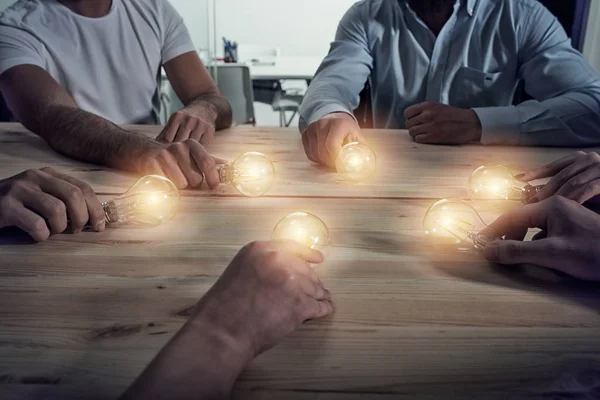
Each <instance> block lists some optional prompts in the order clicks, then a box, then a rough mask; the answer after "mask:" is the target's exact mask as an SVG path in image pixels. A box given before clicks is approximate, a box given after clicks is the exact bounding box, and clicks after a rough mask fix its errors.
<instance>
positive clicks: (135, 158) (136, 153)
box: [117, 137, 168, 174]
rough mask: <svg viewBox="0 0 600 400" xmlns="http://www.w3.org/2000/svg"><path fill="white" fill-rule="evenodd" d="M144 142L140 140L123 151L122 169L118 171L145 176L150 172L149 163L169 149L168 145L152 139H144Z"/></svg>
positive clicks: (121, 158)
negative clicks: (159, 153)
mask: <svg viewBox="0 0 600 400" xmlns="http://www.w3.org/2000/svg"><path fill="white" fill-rule="evenodd" d="M141 139H143V140H138V141H135V142H133V143H131V144H130V145H129V146H127V148H126V149H125V150H124V151H123V153H122V155H121V157H120V161H121V163H122V166H121V168H119V167H117V168H118V169H122V170H126V171H129V172H134V173H138V174H145V173H147V171H148V170H149V165H148V164H149V163H150V162H152V161H153V160H154V159H155V156H156V154H157V153H158V152H159V151H161V150H163V149H165V148H167V147H168V144H165V143H160V142H157V141H155V140H152V139H150V138H146V137H143V138H141Z"/></svg>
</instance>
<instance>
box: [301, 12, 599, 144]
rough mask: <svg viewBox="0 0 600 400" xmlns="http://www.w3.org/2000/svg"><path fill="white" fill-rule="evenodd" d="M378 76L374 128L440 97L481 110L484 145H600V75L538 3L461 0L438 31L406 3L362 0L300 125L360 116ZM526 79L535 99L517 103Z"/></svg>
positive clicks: (399, 123) (313, 88)
mask: <svg viewBox="0 0 600 400" xmlns="http://www.w3.org/2000/svg"><path fill="white" fill-rule="evenodd" d="M367 79H368V80H369V82H370V84H371V88H372V106H373V116H374V125H375V128H380V129H382V128H383V129H403V128H404V127H405V123H406V120H405V118H404V110H405V109H406V108H407V107H409V106H411V105H414V104H418V103H421V102H425V101H433V102H439V103H444V104H449V105H451V106H455V107H460V108H464V109H473V110H474V111H475V112H476V113H477V115H478V117H479V119H480V121H481V125H482V128H483V134H482V143H484V144H511V145H547V146H585V145H596V144H600V79H599V78H598V75H597V74H596V73H595V72H594V71H593V69H592V68H591V66H590V65H589V63H588V62H587V61H586V60H585V59H584V58H583V56H582V55H581V53H579V52H578V51H576V50H574V49H573V48H572V46H571V43H570V40H569V38H568V37H567V35H566V33H565V31H564V29H563V28H562V26H561V25H560V23H559V22H558V21H557V19H556V18H555V17H554V16H553V15H552V14H551V13H550V12H549V11H548V10H547V9H546V8H545V7H544V6H542V5H541V4H540V3H539V2H537V1H536V0H457V2H456V4H455V6H454V12H453V14H452V16H451V17H450V19H449V21H448V22H447V23H446V25H445V26H444V28H443V29H442V31H441V32H440V34H439V35H438V37H437V38H436V36H435V35H434V34H433V32H432V31H431V30H430V29H429V28H428V27H427V25H425V23H424V22H423V21H422V20H421V19H420V18H419V17H418V16H417V15H416V13H415V12H414V11H413V10H412V9H411V8H410V7H409V5H408V4H407V2H406V0H363V1H360V2H358V3H357V4H355V5H354V6H353V7H352V8H351V9H350V10H349V11H348V12H347V13H346V15H345V16H344V18H343V19H342V21H341V22H340V25H339V28H338V31H337V34H336V38H335V41H334V42H333V43H332V45H331V51H330V53H329V55H328V56H327V57H326V58H325V60H324V61H323V64H322V65H321V67H320V68H319V70H318V72H317V74H316V76H315V79H314V80H313V82H312V84H311V85H310V88H309V90H308V92H307V95H306V98H305V100H304V103H303V105H302V108H301V112H300V117H301V118H300V130H301V131H303V130H304V129H305V128H306V127H307V126H308V125H309V124H310V123H312V122H315V121H317V120H318V119H320V118H322V117H324V116H325V115H327V114H329V113H333V112H347V113H352V111H353V110H354V109H356V108H357V106H358V104H359V94H360V92H361V91H362V90H363V87H364V86H365V83H366V82H367ZM520 81H523V82H524V84H525V89H526V91H527V93H529V94H530V95H531V96H532V97H534V99H535V100H530V101H526V102H523V103H521V104H519V105H518V106H516V107H515V106H513V105H512V104H513V101H514V96H515V92H516V89H517V86H518V84H519V82H520Z"/></svg>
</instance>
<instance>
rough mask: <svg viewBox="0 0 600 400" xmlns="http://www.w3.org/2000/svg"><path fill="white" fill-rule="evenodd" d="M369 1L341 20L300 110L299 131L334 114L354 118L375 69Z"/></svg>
mask: <svg viewBox="0 0 600 400" xmlns="http://www.w3.org/2000/svg"><path fill="white" fill-rule="evenodd" d="M368 4H369V2H367V1H362V2H359V3H357V4H355V5H354V6H352V8H351V9H350V10H349V11H348V12H347V13H346V15H345V16H344V17H343V18H342V21H341V22H340V25H339V27H338V29H337V33H336V37H335V41H334V42H333V43H332V44H331V49H330V51H329V55H328V56H327V57H325V59H324V60H323V63H322V64H321V66H320V67H319V70H318V71H317V73H316V75H315V78H314V80H313V81H312V82H311V84H310V86H309V88H308V92H307V93H306V96H305V98H304V101H303V102H302V106H301V108H300V127H299V128H300V131H301V132H302V131H304V130H305V129H306V128H307V127H308V125H310V124H311V123H313V122H315V121H317V120H319V119H321V118H323V117H324V116H325V115H327V114H331V113H334V112H345V113H348V114H350V115H353V111H354V110H355V109H356V108H357V107H358V105H359V103H360V93H361V92H362V90H363V88H364V86H365V83H366V82H367V79H368V78H369V76H370V74H371V70H372V68H373V57H372V54H371V51H370V49H369V42H368V35H367V26H366V22H365V21H367V19H368V14H369V13H368Z"/></svg>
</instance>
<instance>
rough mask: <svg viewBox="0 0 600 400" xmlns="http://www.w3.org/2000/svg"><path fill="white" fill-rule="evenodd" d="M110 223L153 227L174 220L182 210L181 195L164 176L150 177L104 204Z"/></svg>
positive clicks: (107, 219) (140, 180)
mask: <svg viewBox="0 0 600 400" xmlns="http://www.w3.org/2000/svg"><path fill="white" fill-rule="evenodd" d="M102 208H103V209H104V213H105V215H106V222H107V223H108V224H131V225H139V226H145V227H153V226H159V225H162V224H164V223H165V222H167V221H169V220H171V218H173V217H174V216H175V214H176V213H177V210H178V209H179V192H178V191H177V188H176V187H175V185H174V184H173V182H171V181H170V180H168V179H167V178H165V177H162V176H158V175H148V176H145V177H143V178H141V179H139V180H138V181H137V182H136V183H135V184H134V185H133V186H132V187H131V189H129V190H128V191H127V192H125V193H124V194H122V195H121V196H118V197H116V198H114V199H112V200H110V201H107V202H105V203H103V204H102Z"/></svg>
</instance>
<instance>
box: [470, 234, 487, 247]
mask: <svg viewBox="0 0 600 400" xmlns="http://www.w3.org/2000/svg"><path fill="white" fill-rule="evenodd" d="M469 239H471V240H472V241H473V245H474V246H475V248H476V249H478V250H482V249H485V248H486V246H487V245H488V244H490V242H491V240H490V239H488V238H486V237H485V236H483V235H481V234H479V233H469Z"/></svg>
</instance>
